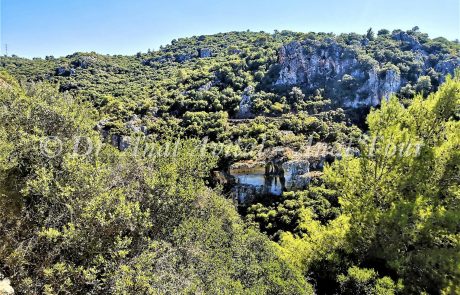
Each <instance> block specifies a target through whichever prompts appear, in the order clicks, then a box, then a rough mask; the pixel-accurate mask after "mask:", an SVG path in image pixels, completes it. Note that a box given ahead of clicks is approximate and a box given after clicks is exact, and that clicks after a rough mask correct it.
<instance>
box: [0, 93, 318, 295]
mask: <svg viewBox="0 0 460 295" xmlns="http://www.w3.org/2000/svg"><path fill="white" fill-rule="evenodd" d="M0 102H1V104H2V105H3V106H5V108H4V110H3V109H2V112H1V113H0V116H1V120H0V122H1V125H0V138H1V139H2V141H1V142H0V160H1V161H2V162H1V166H0V167H1V168H0V169H1V170H0V205H1V208H2V210H1V211H0V224H1V226H0V239H1V242H0V268H1V270H2V273H4V274H5V275H7V276H8V277H9V278H10V279H11V281H12V284H13V286H14V288H15V291H16V292H17V293H19V294H172V293H174V294H177V293H182V294H189V293H216V292H217V293H221V294H229V293H231V294H313V289H312V287H311V286H310V285H309V284H308V283H307V282H306V280H305V279H304V278H303V277H302V276H301V274H300V272H299V271H298V270H296V269H295V268H293V267H292V266H291V265H290V264H289V263H288V262H286V261H284V260H283V259H282V258H281V255H280V253H278V250H277V249H276V248H275V246H274V244H273V243H272V242H270V241H269V240H268V238H267V237H265V236H263V235H262V234H260V233H258V232H257V231H255V230H254V229H252V228H248V227H247V226H245V224H244V223H243V222H242V220H241V218H240V217H239V216H238V214H237V212H236V210H235V209H234V207H233V205H232V204H231V202H230V201H228V200H226V199H224V198H223V197H222V196H221V195H219V194H217V193H216V192H213V191H211V190H210V189H209V188H207V187H206V185H205V181H204V179H205V178H206V177H207V176H208V175H209V171H210V169H212V168H213V167H214V166H215V164H216V158H215V157H214V156H211V155H210V154H208V153H203V152H202V151H200V150H198V149H197V142H196V141H182V142H181V143H180V144H179V145H178V146H177V149H176V150H175V152H174V153H163V154H161V155H157V156H156V157H144V156H143V155H142V154H135V153H131V152H130V151H129V150H128V151H126V152H120V151H118V150H117V149H115V148H113V147H112V146H110V145H108V144H106V143H103V142H101V140H100V134H99V133H98V132H96V131H94V130H93V128H94V126H95V124H96V120H95V118H96V112H95V111H94V110H93V109H92V107H91V106H90V105H89V104H88V103H82V102H81V101H80V100H78V99H75V98H74V97H72V96H70V95H62V94H59V93H57V92H56V90H55V89H53V88H50V87H48V86H46V85H36V86H34V87H32V88H29V90H28V93H27V94H24V93H20V92H16V91H12V88H10V87H3V88H2V89H1V90H0ZM46 136H55V137H56V138H59V139H60V140H61V142H62V146H61V145H59V144H57V141H50V142H49V144H47V145H46V147H47V151H48V152H47V153H44V152H43V149H41V148H40V143H43V140H44V138H46ZM82 136H84V137H85V138H86V140H88V141H89V140H90V141H91V142H92V143H93V145H94V147H95V149H94V150H93V151H92V152H91V153H88V154H87V155H85V154H83V153H76V152H83V151H82V150H79V149H77V150H75V138H76V137H82ZM53 143H55V144H54V146H53ZM161 144H162V145H166V144H168V143H167V142H162V143H161ZM53 147H54V148H56V149H53ZM96 147H97V148H96ZM77 148H78V146H77ZM59 151H60V152H59ZM51 152H56V153H51Z"/></svg>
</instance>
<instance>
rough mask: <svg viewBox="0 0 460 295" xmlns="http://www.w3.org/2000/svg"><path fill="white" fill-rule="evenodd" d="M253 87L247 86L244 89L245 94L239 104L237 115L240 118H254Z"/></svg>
mask: <svg viewBox="0 0 460 295" xmlns="http://www.w3.org/2000/svg"><path fill="white" fill-rule="evenodd" d="M253 91H254V88H253V87H246V89H244V92H243V95H242V96H241V101H240V105H239V110H238V114H237V115H236V117H237V118H239V119H247V118H253V117H254V114H253V113H252V112H251V108H252V100H251V95H252V94H253Z"/></svg>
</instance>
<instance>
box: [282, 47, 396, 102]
mask: <svg viewBox="0 0 460 295" xmlns="http://www.w3.org/2000/svg"><path fill="white" fill-rule="evenodd" d="M279 63H280V65H281V70H280V73H279V78H278V80H277V81H276V82H275V84H276V85H300V84H302V85H306V86H307V88H309V89H312V90H313V89H318V88H323V89H329V90H330V91H331V92H332V93H334V94H336V96H337V97H338V99H340V100H341V104H343V105H344V106H346V107H352V108H357V107H361V106H376V105H379V104H380V101H381V99H388V98H389V97H390V95H391V94H393V93H395V92H397V91H399V89H400V88H401V77H400V74H399V72H398V71H396V70H393V69H392V70H388V71H387V72H386V74H385V76H384V77H383V78H381V77H380V78H379V71H380V68H379V65H378V63H377V62H376V61H374V63H373V64H372V63H371V64H369V62H368V61H366V62H364V61H360V60H359V57H358V53H357V51H356V48H352V47H348V46H345V45H341V44H338V43H337V42H335V41H334V40H332V39H326V40H325V41H324V42H322V43H321V42H319V41H312V40H306V41H303V42H302V43H300V42H291V43H289V44H287V45H285V46H282V47H281V49H280V52H279ZM344 75H349V76H351V77H353V79H354V81H355V82H356V83H357V85H358V86H357V87H356V89H355V90H353V91H351V93H346V94H343V93H342V92H343V90H341V87H342V86H341V83H342V81H341V79H342V78H343V77H344ZM341 91H342V92H341Z"/></svg>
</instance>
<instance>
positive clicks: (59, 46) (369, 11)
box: [0, 0, 460, 58]
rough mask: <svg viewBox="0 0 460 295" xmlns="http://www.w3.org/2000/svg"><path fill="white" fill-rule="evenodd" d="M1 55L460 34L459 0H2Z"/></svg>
mask: <svg viewBox="0 0 460 295" xmlns="http://www.w3.org/2000/svg"><path fill="white" fill-rule="evenodd" d="M0 1H1V2H0V4H1V5H0V10H1V13H0V18H1V19H0V26H1V28H0V32H1V33H0V42H1V54H5V53H6V50H5V49H6V48H5V45H6V44H7V46H8V55H11V54H16V55H18V56H21V57H29V58H32V57H45V56H47V55H54V56H55V57H58V56H65V55H68V54H72V53H74V52H79V51H82V52H89V51H95V52H97V53H101V54H135V53H137V52H146V51H147V50H148V49H152V50H155V49H158V48H159V46H160V45H165V44H168V43H170V41H171V40H173V39H176V38H181V37H190V36H195V35H207V34H213V33H220V32H228V31H245V30H251V31H266V32H273V31H274V30H291V31H297V32H310V31H313V32H334V33H348V32H356V33H365V32H366V30H367V29H368V28H370V27H372V28H373V29H374V31H376V32H377V31H378V30H379V29H382V28H386V29H389V30H393V29H404V30H408V29H411V28H412V27H414V26H419V27H420V30H421V31H422V32H425V33H428V34H429V35H430V37H439V36H442V37H446V38H448V39H450V40H454V39H460V4H459V2H460V1H459V0H418V1H415V0H361V1H358V0H329V1H327V0H292V1H289V0H275V1H274V0H244V1H243V0H232V1H227V0H225V1H224V0H214V1H210V0H189V1H186V0H168V1H162V0H161V1H160V0H151V1H147V0H67V1H64V0H0Z"/></svg>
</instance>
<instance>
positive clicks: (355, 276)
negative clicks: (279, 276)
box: [281, 76, 460, 294]
mask: <svg viewBox="0 0 460 295" xmlns="http://www.w3.org/2000/svg"><path fill="white" fill-rule="evenodd" d="M459 108H460V80H459V77H458V76H457V77H455V78H448V79H447V81H446V83H445V84H443V85H442V86H441V87H440V89H439V91H438V92H436V93H434V94H431V95H429V96H428V98H427V99H424V98H423V97H422V96H421V95H418V96H417V97H416V98H415V99H414V101H413V102H412V104H411V105H410V106H409V107H407V108H406V107H404V106H403V105H401V104H400V103H399V102H398V100H397V99H396V98H395V97H393V98H392V99H391V100H390V101H389V102H385V103H384V104H383V105H382V107H381V109H379V110H374V111H372V112H371V113H370V115H369V116H368V125H369V140H368V141H365V142H363V144H362V146H361V155H360V157H358V158H355V157H351V156H347V157H344V158H343V159H342V160H340V161H336V162H334V163H333V165H332V166H330V167H329V168H327V169H326V170H325V177H324V181H325V183H326V184H327V185H328V186H330V187H331V188H332V189H334V190H336V191H337V194H338V196H339V203H340V209H341V212H342V214H341V215H339V216H338V217H337V218H336V219H333V220H332V221H329V223H327V224H326V225H321V224H320V222H319V221H317V220H315V215H314V214H313V212H312V211H311V209H308V210H307V211H305V213H304V215H303V216H302V221H301V222H300V223H299V225H298V226H299V227H300V228H305V230H306V232H307V235H297V236H296V235H293V234H292V233H285V234H283V235H282V236H281V246H282V249H283V251H284V253H285V255H286V258H287V259H288V260H290V261H291V262H292V263H293V264H294V265H296V264H297V265H298V266H299V267H301V268H302V269H303V270H304V272H305V274H310V275H311V277H312V279H314V280H316V281H317V282H318V283H319V285H318V287H319V288H320V289H321V288H325V290H326V292H334V290H336V289H338V288H340V290H341V292H343V293H349V294H393V293H395V292H399V291H398V290H400V291H401V292H403V293H405V294H413V293H417V294H419V293H430V294H439V293H443V294H455V293H458V286H460V281H459V279H460V273H459V268H458V266H459V265H458V261H460V256H459V253H460V236H459V231H458V224H460V219H459V217H460V208H459V204H458V197H459V192H460V182H459V177H458V172H459V171H460V154H459V150H460V149H459V147H460V146H459V144H460V133H459V130H460V125H459V121H458V119H459V117H458V112H459ZM331 237H334V238H333V239H331ZM353 265H358V266H360V267H362V266H363V265H372V267H373V268H374V269H375V270H377V271H378V272H379V273H385V274H387V273H388V274H392V276H394V277H397V278H398V279H400V280H401V283H402V284H403V285H404V287H403V288H402V287H401V284H400V283H398V284H397V285H395V283H394V282H392V281H391V280H390V279H389V278H386V277H383V278H378V277H377V274H376V272H375V271H374V270H365V269H359V268H351V269H349V270H348V274H347V275H343V273H344V272H345V270H346V269H348V267H351V266H353ZM335 276H338V277H337V278H338V281H336V278H335ZM321 284H324V285H321ZM334 284H338V285H337V286H336V287H334Z"/></svg>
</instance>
